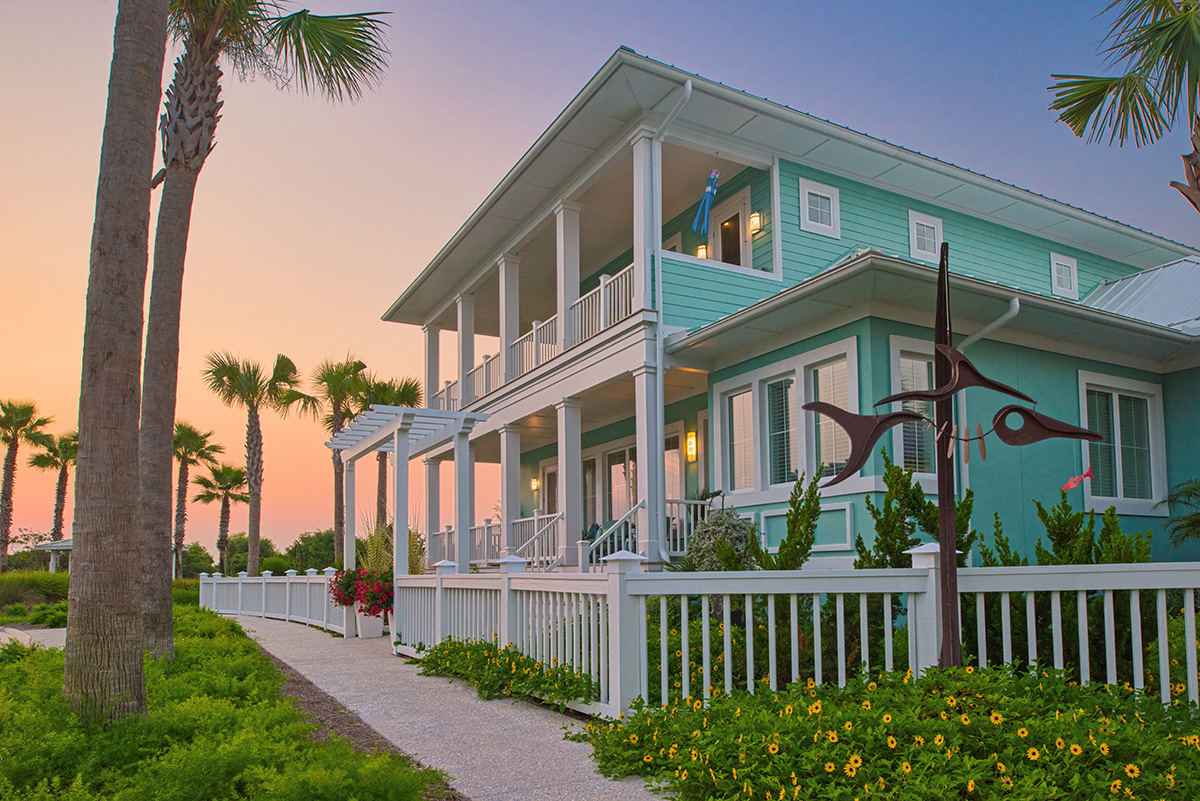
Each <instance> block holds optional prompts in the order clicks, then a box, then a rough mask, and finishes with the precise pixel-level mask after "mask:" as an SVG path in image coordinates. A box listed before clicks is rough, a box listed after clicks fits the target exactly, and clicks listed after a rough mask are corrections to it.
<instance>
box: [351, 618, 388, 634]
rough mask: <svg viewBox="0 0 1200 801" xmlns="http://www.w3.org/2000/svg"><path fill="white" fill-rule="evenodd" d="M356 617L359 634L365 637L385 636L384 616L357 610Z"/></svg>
mask: <svg viewBox="0 0 1200 801" xmlns="http://www.w3.org/2000/svg"><path fill="white" fill-rule="evenodd" d="M354 617H355V618H356V622H357V623H358V636H359V637H363V638H371V637H382V636H383V618H382V617H372V616H371V615H364V614H363V613H362V612H355V613H354Z"/></svg>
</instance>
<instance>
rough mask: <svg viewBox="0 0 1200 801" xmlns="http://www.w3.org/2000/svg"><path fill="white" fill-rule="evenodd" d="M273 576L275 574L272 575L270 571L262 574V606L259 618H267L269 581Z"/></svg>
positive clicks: (259, 609)
mask: <svg viewBox="0 0 1200 801" xmlns="http://www.w3.org/2000/svg"><path fill="white" fill-rule="evenodd" d="M273 575H275V574H274V573H272V572H271V571H270V570H264V571H263V572H262V606H260V607H259V608H258V616H259V617H266V616H267V579H269V578H270V577H271V576H273Z"/></svg>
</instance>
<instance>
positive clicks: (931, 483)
mask: <svg viewBox="0 0 1200 801" xmlns="http://www.w3.org/2000/svg"><path fill="white" fill-rule="evenodd" d="M888 350H889V351H890V353H889V364H890V372H891V375H890V376H889V382H890V385H891V388H892V391H891V392H890V393H888V394H890V395H894V394H896V393H897V392H900V391H901V390H900V354H901V353H911V354H914V355H916V356H928V357H929V360H930V361H933V343H932V342H930V341H929V340H928V339H917V338H916V337H904V336H899V335H898V334H892V335H891V336H890V337H888ZM900 409H901V404H900V403H898V402H897V403H893V404H892V411H900ZM892 461H893V462H895V463H896V464H898V465H899V466H900V467H901V468H903V467H904V426H902V425H899V426H896V427H894V428H893V429H892ZM913 478H914V479H915V480H916V481H917V483H919V484H920V485H921V489H923V490H925V493H926V494H928V495H936V494H937V473H936V472H933V473H918V472H914V473H913Z"/></svg>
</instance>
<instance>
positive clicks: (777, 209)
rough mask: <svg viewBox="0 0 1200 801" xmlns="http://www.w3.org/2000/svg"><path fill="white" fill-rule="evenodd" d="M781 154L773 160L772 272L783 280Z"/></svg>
mask: <svg viewBox="0 0 1200 801" xmlns="http://www.w3.org/2000/svg"><path fill="white" fill-rule="evenodd" d="M779 164H780V162H779V156H775V157H774V158H773V159H772V160H771V272H772V273H774V274H775V276H776V277H777V278H779V280H781V281H782V280H783V223H782V220H783V189H782V187H781V185H780V181H781V180H782V178H781V172H780V169H779Z"/></svg>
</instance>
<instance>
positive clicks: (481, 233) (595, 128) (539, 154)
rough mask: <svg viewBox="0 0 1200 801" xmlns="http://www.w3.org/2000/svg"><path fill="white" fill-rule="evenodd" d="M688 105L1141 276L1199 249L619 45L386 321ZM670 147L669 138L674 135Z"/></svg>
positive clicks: (847, 171) (492, 252)
mask: <svg viewBox="0 0 1200 801" xmlns="http://www.w3.org/2000/svg"><path fill="white" fill-rule="evenodd" d="M686 80H691V81H692V85H693V90H692V96H691V99H690V100H689V102H688V103H687V105H685V106H684V108H683V110H682V111H681V112H680V114H679V116H678V117H677V118H676V120H675V122H674V123H673V125H672V127H671V132H673V133H678V134H681V135H682V136H686V137H689V138H692V139H696V140H698V141H705V139H706V138H709V139H712V140H713V141H727V138H728V137H735V138H736V139H737V142H738V145H739V146H741V147H744V149H745V151H746V152H747V153H750V154H758V155H759V156H760V157H761V158H763V159H767V160H769V159H770V158H771V157H772V156H775V155H778V156H779V157H781V158H786V159H788V160H789V161H795V162H798V163H802V164H806V165H811V166H813V167H816V168H819V169H822V170H825V171H827V172H830V173H834V174H838V175H841V176H844V177H847V178H849V179H851V180H855V181H860V182H863V183H867V184H871V185H875V186H879V187H881V188H883V189H888V190H891V191H894V192H897V193H900V194H903V195H905V196H908V197H912V198H914V199H919V200H924V201H927V202H929V203H932V204H934V205H937V206H941V207H944V208H947V209H951V210H955V211H959V212H962V213H965V214H969V215H971V216H973V217H976V218H979V219H984V220H989V221H992V222H995V223H997V224H1000V225H1003V226H1005V227H1009V228H1014V229H1017V230H1022V231H1026V232H1028V233H1032V234H1034V235H1036V236H1040V237H1043V238H1045V239H1047V240H1050V241H1052V242H1058V243H1061V244H1064V245H1068V246H1071V247H1075V248H1079V249H1080V250H1083V251H1086V252H1089V253H1094V254H1097V255H1100V256H1104V257H1107V258H1113V259H1116V260H1119V261H1122V262H1125V263H1128V264H1131V265H1134V266H1137V267H1140V268H1143V269H1146V268H1150V267H1155V266H1157V265H1160V264H1163V263H1164V262H1167V261H1171V260H1174V259H1179V258H1186V257H1193V256H1195V257H1200V250H1196V249H1194V248H1192V247H1189V246H1187V245H1183V244H1180V243H1178V242H1173V241H1171V240H1169V239H1165V238H1163V237H1159V236H1156V235H1154V234H1151V233H1148V232H1146V231H1142V230H1140V229H1138V228H1134V227H1133V226H1130V225H1126V224H1125V223H1121V222H1117V221H1115V220H1110V219H1108V218H1106V217H1102V216H1100V215H1098V214H1094V213H1092V212H1089V211H1085V210H1083V209H1080V208H1076V207H1074V206H1070V205H1068V204H1066V203H1061V202H1059V201H1056V200H1052V199H1050V198H1047V197H1045V196H1043V195H1039V194H1036V193H1034V192H1030V191H1028V190H1025V189H1021V188H1019V187H1016V186H1013V185H1011V184H1007V183H1004V182H1002V181H998V180H996V179H993V178H989V177H987V176H985V175H981V174H979V173H976V172H972V171H971V170H968V169H964V168H962V167H958V166H956V165H954V164H950V163H947V162H944V161H940V160H938V159H936V158H932V157H930V156H926V155H924V154H921V153H918V152H916V151H912V150H908V149H905V148H903V147H900V146H898V145H894V144H891V143H889V142H886V141H884V140H882V139H877V138H874V137H871V136H868V135H866V134H863V133H859V132H857V131H854V130H851V129H849V128H846V127H844V126H840V125H837V124H835V123H832V122H829V121H827V120H823V119H820V118H818V117H814V116H812V115H811V114H807V113H805V112H802V111H797V110H795V109H793V108H790V107H788V106H785V105H781V104H779V103H775V102H772V101H769V100H766V99H765V98H761V97H756V96H755V95H751V94H749V93H747V92H744V91H741V90H738V89H733V88H731V87H728V86H725V85H724V84H721V83H719V82H716V81H712V80H709V79H707V78H703V77H701V76H699V75H695V74H692V73H689V72H685V71H683V70H680V69H677V68H676V67H673V66H670V65H667V64H663V63H661V62H658V61H655V60H653V59H650V58H647V57H645V56H641V55H639V54H637V53H635V52H634V51H632V50H630V49H628V48H625V47H622V48H619V49H618V50H617V51H616V52H615V53H614V54H613V55H612V57H611V58H609V60H608V61H607V62H606V63H605V64H604V66H603V67H601V68H600V70H599V71H598V72H597V73H596V74H595V75H594V76H593V77H592V79H591V80H590V81H588V83H587V84H586V85H585V86H584V87H583V89H582V90H581V91H580V92H579V94H577V95H576V96H575V98H574V99H573V100H572V101H571V102H570V103H569V104H568V105H567V107H566V108H565V109H564V110H563V111H562V112H561V113H560V114H559V115H558V117H557V118H556V119H555V120H554V121H553V122H552V123H551V124H550V126H549V127H548V128H547V129H546V130H545V132H543V133H542V135H541V136H539V137H538V139H537V141H536V142H534V144H533V145H532V146H531V147H530V148H529V150H527V151H526V152H525V154H524V155H523V156H522V157H521V158H520V160H518V161H517V163H516V164H515V165H514V166H513V167H512V169H511V170H509V172H508V174H507V175H505V176H504V178H503V179H502V180H501V181H500V183H499V184H498V185H497V186H496V188H495V189H493V190H492V191H491V193H489V194H488V196H487V197H486V198H485V199H484V201H483V202H482V203H481V204H480V205H479V207H478V208H477V209H476V210H475V211H474V212H473V213H472V214H471V216H470V217H469V218H468V219H467V220H466V222H465V223H463V225H462V227H460V228H459V229H458V231H457V232H455V234H454V236H453V237H451V239H450V241H449V242H447V243H446V245H445V246H443V247H442V249H441V251H439V252H438V254H437V255H436V256H434V258H433V260H432V261H431V262H430V263H429V264H428V266H426V267H425V269H424V270H422V271H421V273H420V275H418V276H417V278H416V279H415V280H414V281H413V282H412V283H411V284H410V285H409V286H408V287H407V288H406V289H405V291H404V292H403V294H401V296H400V297H399V298H398V299H397V300H396V301H395V302H394V303H393V304H392V305H391V306H390V307H389V308H388V310H387V311H386V312H385V313H384V314H383V319H384V320H387V321H392V322H403V323H411V324H415V325H420V324H423V323H424V322H426V320H427V319H428V318H429V316H430V315H431V314H432V313H434V312H435V311H437V310H438V309H439V308H440V307H441V306H442V305H443V304H445V303H446V302H447V300H448V298H449V297H451V296H452V293H453V292H455V291H456V290H459V289H461V287H462V284H463V282H464V281H466V280H467V279H468V278H469V276H471V275H472V274H473V273H475V272H476V270H478V269H479V267H480V266H481V265H483V264H486V263H487V262H489V261H490V260H492V259H494V258H497V257H499V255H500V253H501V252H502V250H503V248H505V247H506V246H508V245H509V243H510V240H511V239H512V238H513V237H514V236H515V235H516V234H517V233H518V232H519V231H520V229H521V228H522V227H523V226H524V225H526V224H527V223H528V222H529V221H530V220H531V219H534V218H537V217H539V216H545V215H548V214H549V213H550V210H551V207H552V205H553V203H554V202H555V201H556V200H557V199H558V196H559V193H560V192H561V187H562V186H563V185H564V184H566V183H567V182H569V181H570V180H571V179H572V177H574V176H576V175H578V174H580V173H581V172H582V171H583V170H585V169H586V168H587V167H588V166H589V164H590V163H592V162H593V161H595V159H597V158H598V157H599V156H601V155H602V154H603V150H604V148H605V147H606V146H609V145H610V144H611V143H612V141H613V139H614V138H615V137H616V136H617V135H618V134H620V133H621V132H622V131H624V130H627V129H628V128H629V127H630V126H631V125H632V124H634V123H635V122H636V121H638V120H640V119H647V120H648V121H650V122H652V123H653V122H655V121H659V120H662V119H663V118H664V117H665V116H666V114H667V112H668V111H669V110H670V109H671V107H672V106H673V105H674V103H675V100H676V99H677V92H678V90H679V88H680V87H681V85H682V84H683V82H684V81H686ZM668 138H669V137H668Z"/></svg>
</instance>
